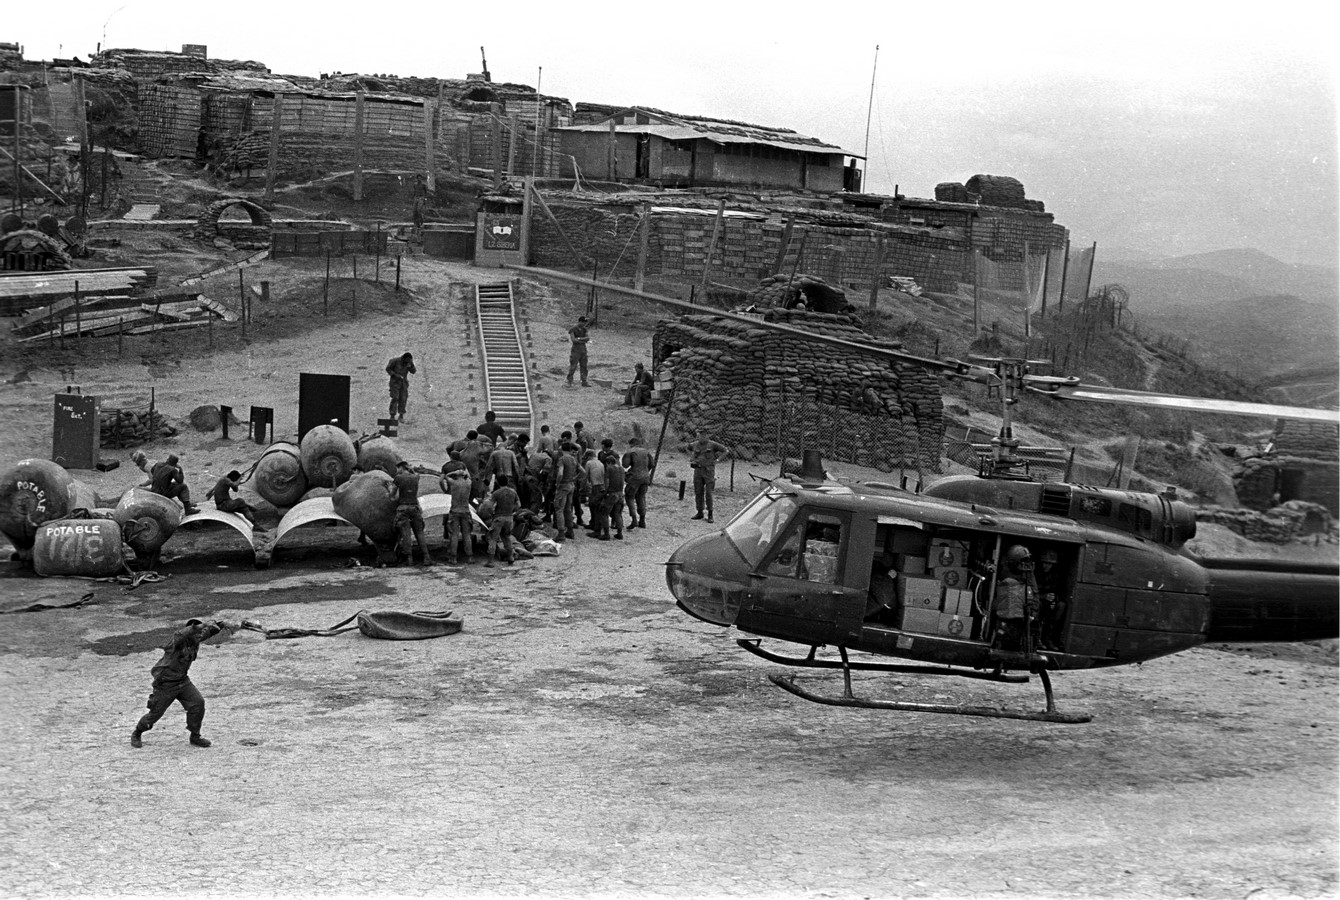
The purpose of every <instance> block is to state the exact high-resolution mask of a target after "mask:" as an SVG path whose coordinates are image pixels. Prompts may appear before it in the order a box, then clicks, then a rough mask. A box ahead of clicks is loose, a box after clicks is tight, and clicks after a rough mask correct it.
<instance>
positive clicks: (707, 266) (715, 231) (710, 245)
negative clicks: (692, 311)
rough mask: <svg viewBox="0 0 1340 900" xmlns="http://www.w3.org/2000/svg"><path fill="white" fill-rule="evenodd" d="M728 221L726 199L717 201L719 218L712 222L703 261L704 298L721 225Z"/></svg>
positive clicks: (702, 289)
mask: <svg viewBox="0 0 1340 900" xmlns="http://www.w3.org/2000/svg"><path fill="white" fill-rule="evenodd" d="M725 219H726V198H725V197H722V198H721V199H720V200H718V201H717V217H716V219H715V220H714V221H713V222H712V239H711V240H710V241H708V242H707V258H706V259H704V260H703V281H702V287H701V288H700V289H699V291H698V292H699V293H700V294H702V295H703V297H706V296H707V276H708V275H709V274H711V271H712V254H714V253H715V252H716V249H717V235H719V234H720V233H721V224H722V222H724V221H725Z"/></svg>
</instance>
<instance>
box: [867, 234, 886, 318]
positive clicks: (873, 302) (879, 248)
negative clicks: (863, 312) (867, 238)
mask: <svg viewBox="0 0 1340 900" xmlns="http://www.w3.org/2000/svg"><path fill="white" fill-rule="evenodd" d="M883 280H884V232H882V231H881V232H880V233H879V237H878V239H877V240H876V241H875V272H874V277H873V278H871V279H870V311H871V312H874V311H875V310H876V308H878V306H879V283H880V282H881V281H883Z"/></svg>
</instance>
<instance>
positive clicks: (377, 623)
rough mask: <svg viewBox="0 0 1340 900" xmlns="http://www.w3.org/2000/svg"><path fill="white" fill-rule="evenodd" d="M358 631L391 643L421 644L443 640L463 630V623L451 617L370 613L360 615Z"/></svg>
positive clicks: (440, 614) (410, 613)
mask: <svg viewBox="0 0 1340 900" xmlns="http://www.w3.org/2000/svg"><path fill="white" fill-rule="evenodd" d="M358 630H359V631H361V632H362V633H363V634H365V635H367V636H368V637H370V638H381V639H383V640H388V641H421V640H423V639H425V638H435V637H442V636H444V635H448V634H455V633H456V632H458V631H460V630H461V620H460V619H453V618H451V613H449V612H446V613H433V612H395V611H391V612H369V611H368V610H366V609H365V610H362V611H361V612H359V614H358Z"/></svg>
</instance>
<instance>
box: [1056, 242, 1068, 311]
mask: <svg viewBox="0 0 1340 900" xmlns="http://www.w3.org/2000/svg"><path fill="white" fill-rule="evenodd" d="M1069 276H1070V238H1068V237H1067V238H1066V239H1065V259H1064V260H1062V261H1061V296H1060V297H1059V298H1057V301H1056V314H1057V315H1058V316H1059V315H1060V314H1061V313H1063V312H1065V280H1066V278H1068V277H1069Z"/></svg>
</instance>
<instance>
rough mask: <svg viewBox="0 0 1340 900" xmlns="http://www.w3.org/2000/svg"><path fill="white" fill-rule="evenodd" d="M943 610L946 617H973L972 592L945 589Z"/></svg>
mask: <svg viewBox="0 0 1340 900" xmlns="http://www.w3.org/2000/svg"><path fill="white" fill-rule="evenodd" d="M943 608H944V612H945V615H951V616H952V615H957V616H963V617H965V618H967V617H971V616H972V615H973V608H972V591H965V590H959V589H958V588H945V599H944V607H943Z"/></svg>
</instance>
